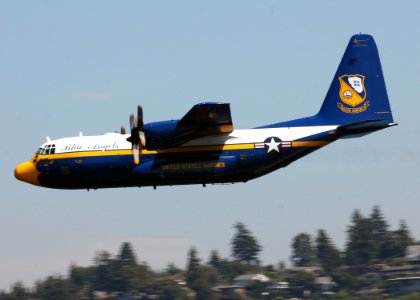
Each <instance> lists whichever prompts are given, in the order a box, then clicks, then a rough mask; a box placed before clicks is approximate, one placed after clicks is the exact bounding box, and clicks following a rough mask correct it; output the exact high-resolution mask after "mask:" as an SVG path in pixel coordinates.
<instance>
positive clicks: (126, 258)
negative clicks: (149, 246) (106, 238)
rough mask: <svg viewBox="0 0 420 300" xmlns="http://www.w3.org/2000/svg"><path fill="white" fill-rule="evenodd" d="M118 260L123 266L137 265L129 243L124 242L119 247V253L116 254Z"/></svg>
mask: <svg viewBox="0 0 420 300" xmlns="http://www.w3.org/2000/svg"><path fill="white" fill-rule="evenodd" d="M118 260H119V261H120V263H121V265H123V266H127V267H129V266H135V265H137V258H136V254H135V253H134V251H133V247H132V246H131V244H130V243H128V242H124V243H123V244H122V245H121V249H120V253H119V254H118Z"/></svg>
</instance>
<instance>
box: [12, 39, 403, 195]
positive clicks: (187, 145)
mask: <svg viewBox="0 0 420 300" xmlns="http://www.w3.org/2000/svg"><path fill="white" fill-rule="evenodd" d="M393 125H396V123H394V121H393V117H392V113H391V108H390V104H389V100H388V95H387V92H386V88H385V81H384V77H383V74H382V69H381V63H380V60H379V55H378V50H377V48H376V44H375V42H374V39H373V37H372V36H370V35H366V34H357V35H354V36H352V37H351V39H350V42H349V44H348V46H347V49H346V51H345V53H344V56H343V58H342V60H341V63H340V65H339V67H338V70H337V72H336V74H335V76H334V78H333V81H332V83H331V86H330V88H329V90H328V93H327V96H326V97H325V100H324V102H323V104H322V106H321V109H320V111H319V112H318V113H317V114H316V115H314V116H311V117H306V118H301V119H296V120H292V121H286V122H280V123H275V124H271V125H266V126H261V127H257V128H253V129H235V130H234V129H233V124H232V118H231V114H230V107H229V104H227V103H213V102H205V103H200V104H197V105H195V106H194V107H193V108H192V109H191V110H190V111H189V112H188V113H187V114H186V115H185V116H184V117H182V118H181V119H180V120H172V121H162V122H153V123H148V124H143V112H142V109H141V107H140V106H139V107H138V111H137V116H134V115H131V116H130V127H131V132H130V134H125V130H124V129H123V128H122V130H121V133H108V134H105V135H99V136H82V135H80V136H78V137H70V138H61V139H57V140H50V139H49V138H47V142H46V143H44V144H42V145H41V146H40V147H39V149H38V151H37V152H36V153H35V155H34V156H33V157H32V158H31V159H30V160H29V161H27V162H24V163H22V164H19V165H18V166H17V167H16V169H15V177H16V178H17V179H19V180H21V181H25V182H28V183H31V184H34V185H37V186H42V187H49V188H57V189H88V190H89V189H97V188H111V187H134V186H139V187H140V186H153V187H155V188H156V186H162V185H183V184H202V185H203V186H205V185H206V184H215V183H234V182H246V181H248V180H251V179H254V178H257V177H260V176H262V175H265V174H268V173H270V172H272V171H274V170H277V169H279V168H283V167H286V166H287V165H289V164H290V163H291V162H293V161H295V160H297V159H299V158H301V157H303V156H305V155H307V154H309V153H311V152H313V151H315V150H317V149H319V148H321V147H324V146H326V145H328V144H329V143H332V142H334V141H336V140H338V139H340V138H348V137H359V136H362V135H365V134H368V133H371V132H374V131H377V130H380V129H384V128H387V127H390V126H393Z"/></svg>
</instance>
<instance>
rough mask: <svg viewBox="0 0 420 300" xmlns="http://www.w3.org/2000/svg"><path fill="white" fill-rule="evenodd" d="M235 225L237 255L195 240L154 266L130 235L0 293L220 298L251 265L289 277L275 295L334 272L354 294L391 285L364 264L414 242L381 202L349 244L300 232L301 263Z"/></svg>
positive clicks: (261, 290)
mask: <svg viewBox="0 0 420 300" xmlns="http://www.w3.org/2000/svg"><path fill="white" fill-rule="evenodd" d="M234 229H235V234H234V236H233V237H232V240H231V250H232V253H231V258H222V257H220V255H219V253H218V252H217V250H213V251H212V252H211V254H210V257H209V258H208V260H207V261H203V260H202V259H201V258H200V257H199V252H198V251H197V249H196V248H195V247H191V248H190V249H189V251H188V253H187V263H186V268H185V269H180V268H178V267H177V266H175V265H174V264H173V263H169V264H168V266H167V268H166V270H164V271H162V272H156V271H153V270H152V269H151V268H150V267H149V266H148V265H147V263H145V262H141V261H139V260H138V258H137V256H136V253H135V251H134V249H133V247H132V246H131V244H130V243H128V242H125V243H123V244H122V245H121V247H120V250H119V252H118V254H116V255H112V254H110V253H109V252H107V251H101V252H98V253H96V254H95V256H94V258H93V264H92V265H91V266H87V267H83V266H77V265H71V266H70V268H69V272H68V275H67V276H61V275H53V276H48V277H47V278H46V279H44V280H39V281H37V282H36V283H35V285H34V286H33V287H31V288H29V287H25V286H24V285H23V284H22V283H21V282H17V283H15V284H14V285H13V286H12V287H11V289H10V291H9V292H6V291H2V292H0V300H6V299H7V300H15V299H32V300H38V299H45V300H49V299H61V300H66V299H218V296H217V294H216V291H215V289H214V287H216V286H220V285H232V284H233V283H234V278H235V277H236V276H238V275H243V274H247V273H262V274H265V275H266V276H268V277H269V278H270V279H271V282H272V283H273V282H280V281H281V282H288V283H289V284H290V288H289V289H287V291H284V290H275V291H274V290H270V295H271V296H270V297H275V296H277V297H284V296H298V295H302V292H303V291H310V292H311V294H310V295H311V296H310V297H311V298H312V299H317V297H321V294H320V293H319V291H318V290H317V287H316V284H315V278H316V276H330V277H331V278H332V279H333V280H334V281H335V282H336V283H338V291H336V292H337V293H336V295H335V297H336V299H353V298H352V297H353V296H354V295H355V292H356V291H357V290H358V289H360V288H384V287H385V282H384V279H383V278H381V277H380V276H379V275H375V276H373V277H372V274H369V273H366V272H365V269H366V267H368V266H369V265H372V264H379V263H382V264H383V263H387V264H389V265H401V264H404V263H405V261H404V259H403V257H404V256H405V251H406V248H407V246H408V245H411V244H413V243H414V240H413V239H412V237H411V234H410V230H409V229H408V227H407V225H406V224H405V222H403V221H401V222H400V224H399V228H398V229H397V230H390V226H389V225H388V224H387V222H386V220H385V218H384V217H383V215H382V213H381V210H380V208H379V207H378V206H375V207H374V208H373V209H372V212H371V214H370V215H369V216H367V217H364V216H363V215H362V214H361V213H360V212H359V211H355V212H354V213H353V214H352V216H351V224H350V225H349V226H348V230H347V243H346V246H345V249H343V250H340V249H338V248H337V247H336V246H335V245H334V243H333V241H332V240H331V238H330V237H329V236H328V234H327V232H326V231H325V230H322V229H321V230H318V232H317V234H316V236H315V237H312V236H311V235H309V234H307V233H300V234H297V235H296V236H295V237H294V238H293V240H292V243H291V252H292V256H291V263H292V265H293V267H297V268H286V264H285V262H284V261H282V262H280V263H279V264H278V265H276V266H274V265H265V266H264V265H262V264H261V263H260V260H259V254H260V253H261V251H262V246H261V245H260V244H259V242H258V239H257V238H256V237H255V236H253V234H252V233H251V232H250V231H249V230H248V229H247V227H246V226H245V224H243V223H237V224H235V225H234ZM314 266H316V267H318V269H319V272H318V274H314V273H308V272H305V271H299V270H300V269H302V268H304V267H314ZM296 269H299V270H297V271H296ZM268 288H269V286H268V285H266V284H260V283H255V284H252V285H250V286H248V287H247V296H248V298H249V299H260V298H261V297H262V296H261V295H265V291H267V289H268ZM352 295H353V296H352ZM118 297H119V298H118ZM124 297H125V298H124ZM354 297H355V298H354V299H357V297H356V296H354ZM321 298H322V297H321ZM321 298H320V299H321Z"/></svg>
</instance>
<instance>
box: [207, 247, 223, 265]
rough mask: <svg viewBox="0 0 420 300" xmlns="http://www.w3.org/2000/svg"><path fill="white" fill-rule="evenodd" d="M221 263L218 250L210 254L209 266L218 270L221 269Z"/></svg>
mask: <svg viewBox="0 0 420 300" xmlns="http://www.w3.org/2000/svg"><path fill="white" fill-rule="evenodd" d="M220 261H221V259H220V256H219V253H218V252H217V250H212V251H211V253H210V259H209V262H208V264H209V265H210V266H212V267H213V268H216V269H217V268H219V267H220Z"/></svg>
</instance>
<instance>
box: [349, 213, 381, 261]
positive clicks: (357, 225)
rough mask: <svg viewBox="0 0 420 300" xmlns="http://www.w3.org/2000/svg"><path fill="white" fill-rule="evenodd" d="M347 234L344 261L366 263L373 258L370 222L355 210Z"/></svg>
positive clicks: (373, 244)
mask: <svg viewBox="0 0 420 300" xmlns="http://www.w3.org/2000/svg"><path fill="white" fill-rule="evenodd" d="M352 223H353V224H352V225H350V227H349V229H348V231H347V234H348V238H347V247H346V261H347V263H348V264H349V265H366V264H368V263H369V262H370V260H371V259H373V258H375V243H374V241H373V238H372V230H371V224H370V222H369V220H368V219H365V218H364V217H363V216H362V215H361V213H360V212H359V211H358V210H356V211H354V213H353V215H352Z"/></svg>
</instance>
